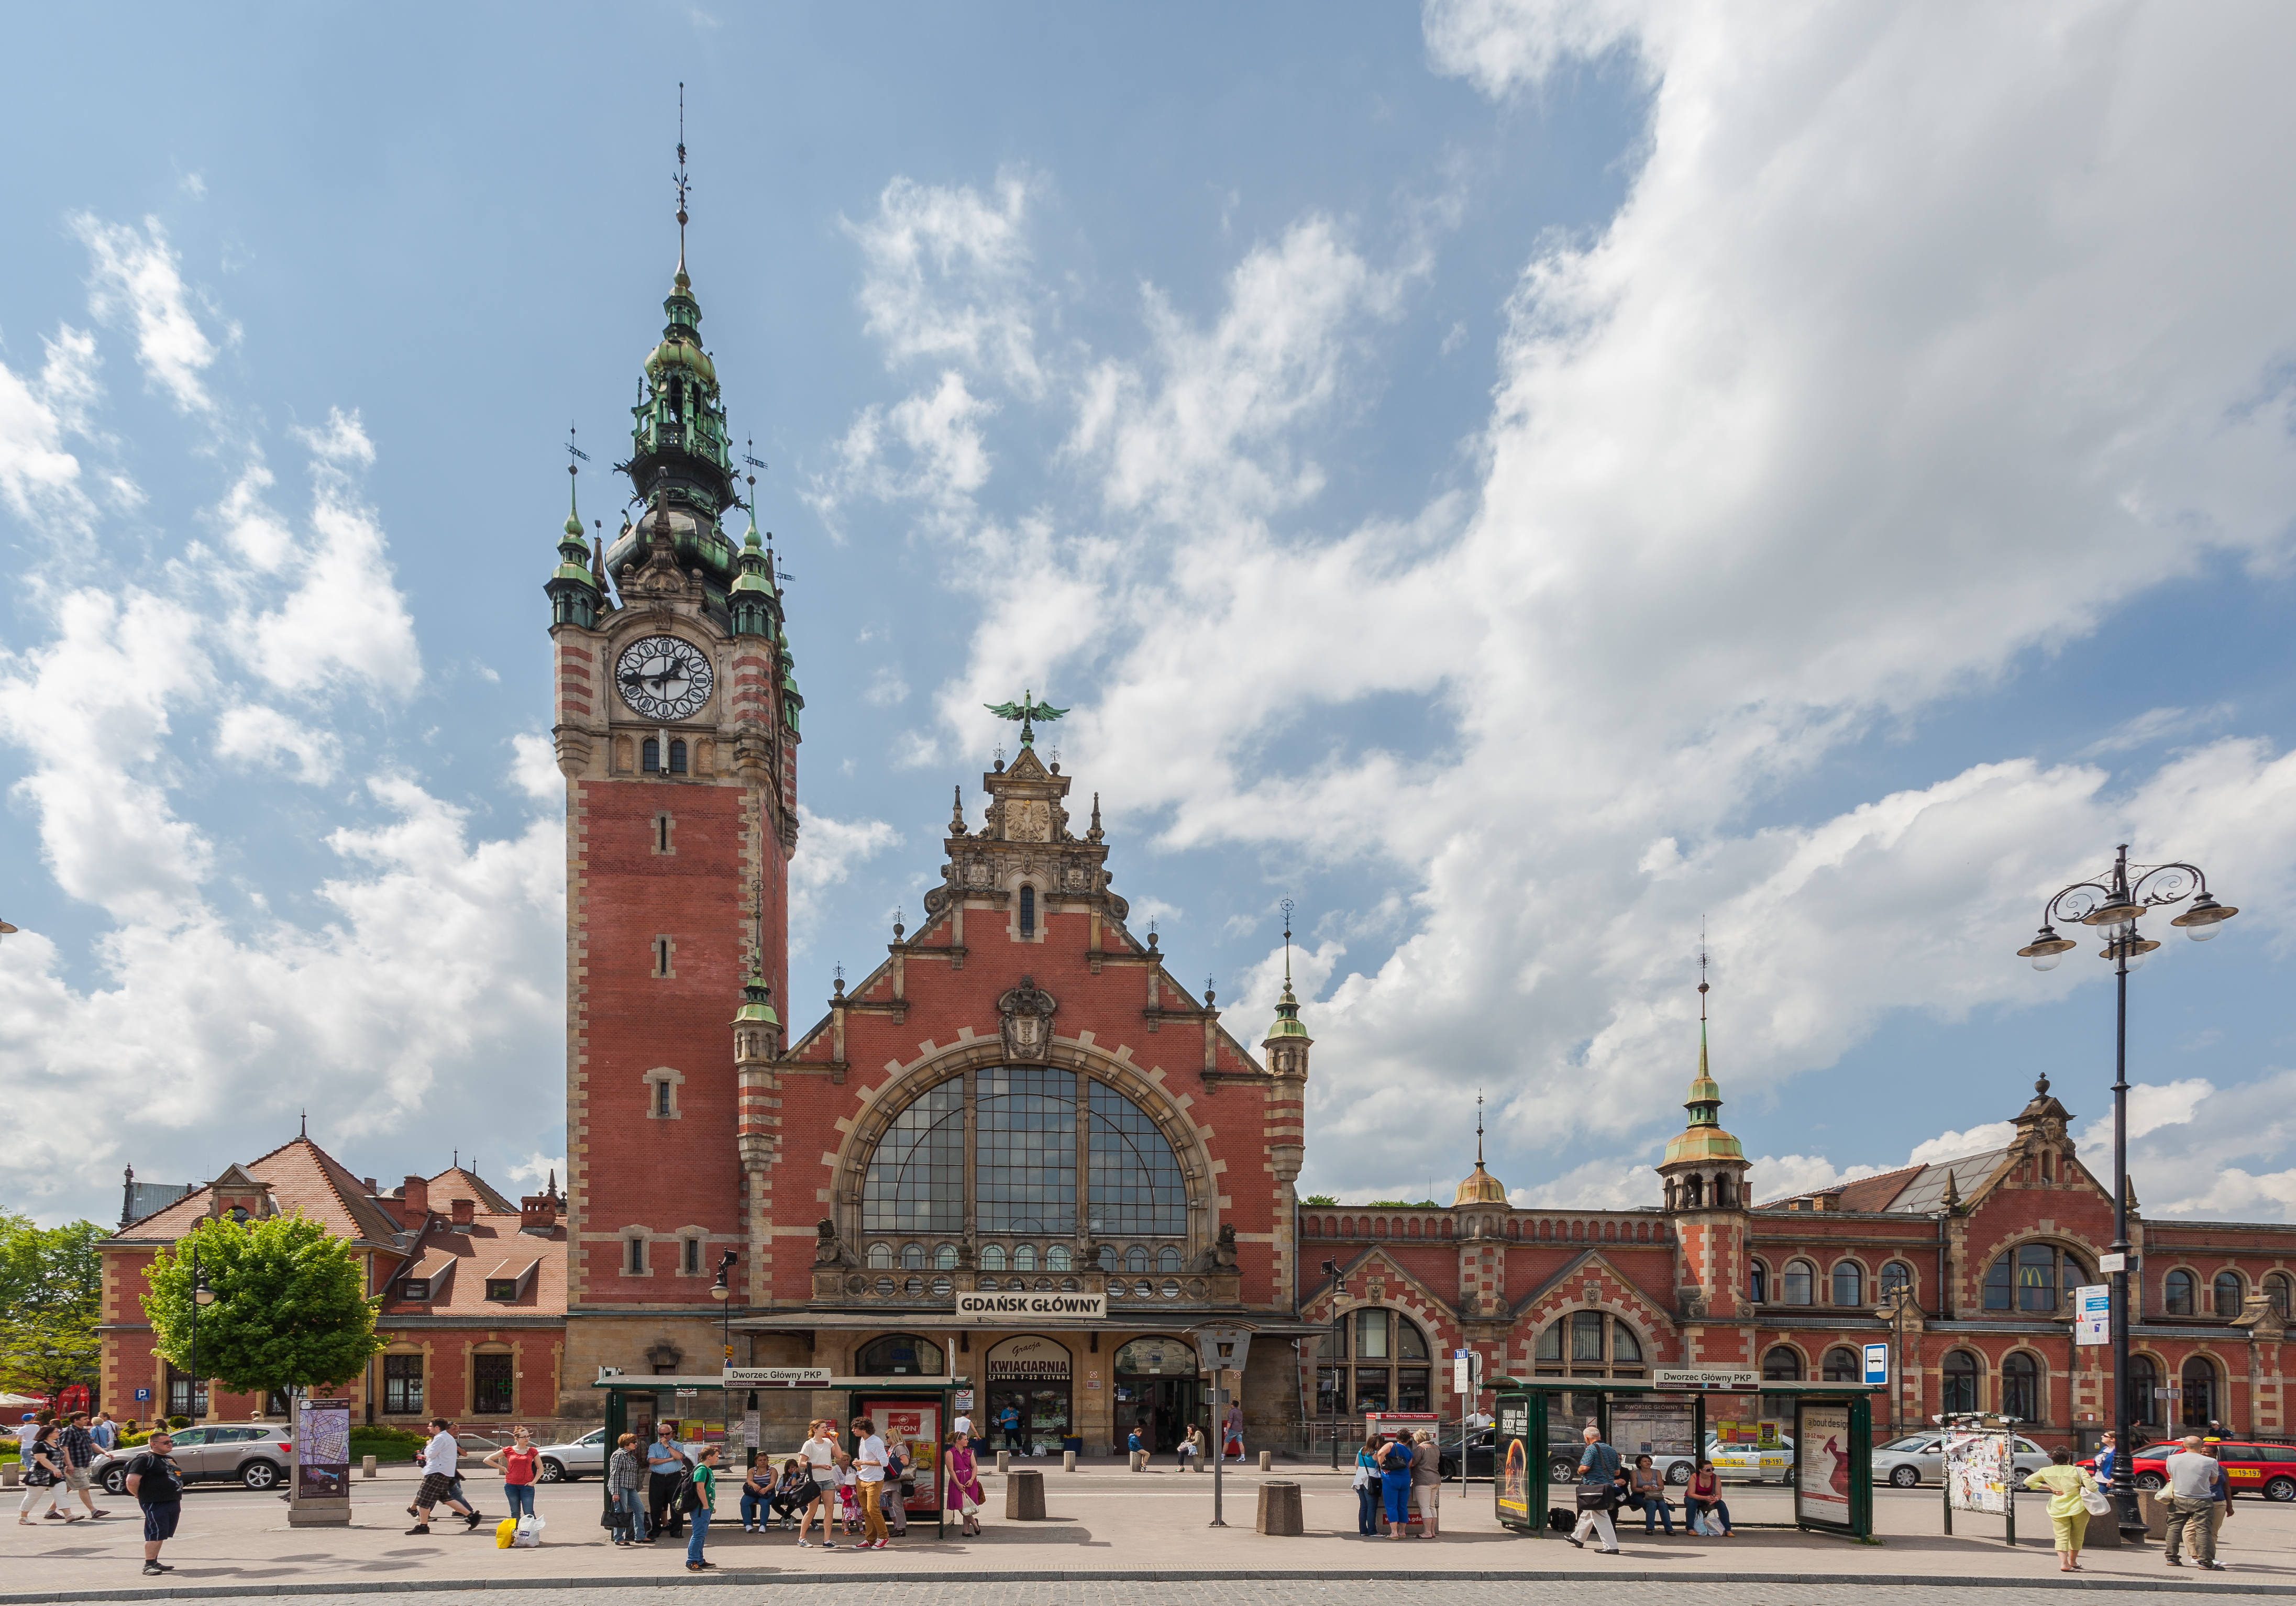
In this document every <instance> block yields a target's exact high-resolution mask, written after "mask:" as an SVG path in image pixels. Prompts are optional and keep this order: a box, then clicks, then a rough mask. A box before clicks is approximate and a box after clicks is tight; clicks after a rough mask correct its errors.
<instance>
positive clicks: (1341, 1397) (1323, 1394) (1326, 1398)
mask: <svg viewBox="0 0 2296 1606" xmlns="http://www.w3.org/2000/svg"><path fill="white" fill-rule="evenodd" d="M1347 1387H1348V1372H1347V1368H1346V1367H1344V1366H1318V1367H1316V1415H1318V1416H1337V1415H1339V1414H1340V1410H1341V1406H1342V1405H1345V1404H1346V1403H1347Z"/></svg>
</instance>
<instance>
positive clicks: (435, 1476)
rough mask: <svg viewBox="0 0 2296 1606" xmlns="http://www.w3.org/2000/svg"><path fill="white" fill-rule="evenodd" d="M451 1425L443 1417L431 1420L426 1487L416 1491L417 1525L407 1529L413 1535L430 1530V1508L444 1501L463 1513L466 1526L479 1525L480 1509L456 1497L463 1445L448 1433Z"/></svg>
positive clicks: (424, 1459)
mask: <svg viewBox="0 0 2296 1606" xmlns="http://www.w3.org/2000/svg"><path fill="white" fill-rule="evenodd" d="M448 1426H449V1424H448V1422H447V1419H446V1418H445V1417H443V1416H440V1417H434V1418H432V1419H431V1422H430V1441H429V1442H428V1443H426V1444H425V1445H424V1446H422V1487H420V1488H419V1489H417V1490H415V1491H414V1527H413V1528H408V1529H407V1530H406V1531H407V1532H408V1533H410V1534H427V1533H429V1532H430V1508H431V1507H433V1506H435V1505H437V1504H439V1501H441V1500H444V1501H445V1502H446V1503H447V1507H448V1509H450V1510H452V1511H455V1512H460V1513H461V1515H462V1518H463V1524H464V1526H466V1527H469V1528H476V1527H478V1525H479V1512H478V1508H477V1507H476V1506H469V1505H464V1504H463V1503H462V1502H461V1501H459V1500H457V1499H455V1496H454V1493H453V1490H454V1487H455V1466H456V1463H457V1462H458V1460H459V1458H460V1456H461V1454H462V1446H460V1445H458V1444H456V1443H455V1436H454V1434H452V1433H450V1432H449V1431H447V1428H448Z"/></svg>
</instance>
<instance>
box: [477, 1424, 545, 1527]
mask: <svg viewBox="0 0 2296 1606" xmlns="http://www.w3.org/2000/svg"><path fill="white" fill-rule="evenodd" d="M541 1461H542V1452H541V1451H539V1450H537V1449H536V1448H535V1447H534V1440H533V1439H532V1438H529V1436H528V1434H527V1431H526V1430H525V1429H524V1428H512V1430H510V1443H508V1444H506V1445H504V1446H503V1447H502V1448H501V1449H499V1450H496V1452H495V1453H494V1454H491V1455H489V1456H488V1457H487V1459H486V1462H485V1464H486V1465H488V1466H490V1467H500V1468H501V1469H502V1475H503V1498H504V1500H507V1501H509V1502H510V1516H511V1520H512V1522H515V1521H517V1520H519V1519H520V1518H521V1517H531V1516H533V1515H534V1471H535V1468H536V1467H537V1465H539V1464H540V1463H541Z"/></svg>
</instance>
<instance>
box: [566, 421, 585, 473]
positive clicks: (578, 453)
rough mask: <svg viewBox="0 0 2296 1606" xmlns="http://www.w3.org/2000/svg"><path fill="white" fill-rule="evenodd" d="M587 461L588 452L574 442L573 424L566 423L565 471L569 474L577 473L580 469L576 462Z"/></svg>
mask: <svg viewBox="0 0 2296 1606" xmlns="http://www.w3.org/2000/svg"><path fill="white" fill-rule="evenodd" d="M589 461H590V454H589V453H587V452H586V451H584V450H583V449H582V448H581V447H578V446H576V445H575V444H574V426H573V425H572V424H568V425H567V426H566V471H567V472H568V473H570V474H578V473H580V472H581V470H580V469H579V468H578V467H577V466H576V463H578V462H579V463H587V462H589Z"/></svg>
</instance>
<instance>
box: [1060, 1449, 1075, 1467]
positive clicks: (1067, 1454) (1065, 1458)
mask: <svg viewBox="0 0 2296 1606" xmlns="http://www.w3.org/2000/svg"><path fill="white" fill-rule="evenodd" d="M1061 1471H1063V1472H1073V1471H1076V1452H1075V1451H1074V1450H1062V1452H1061Z"/></svg>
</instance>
